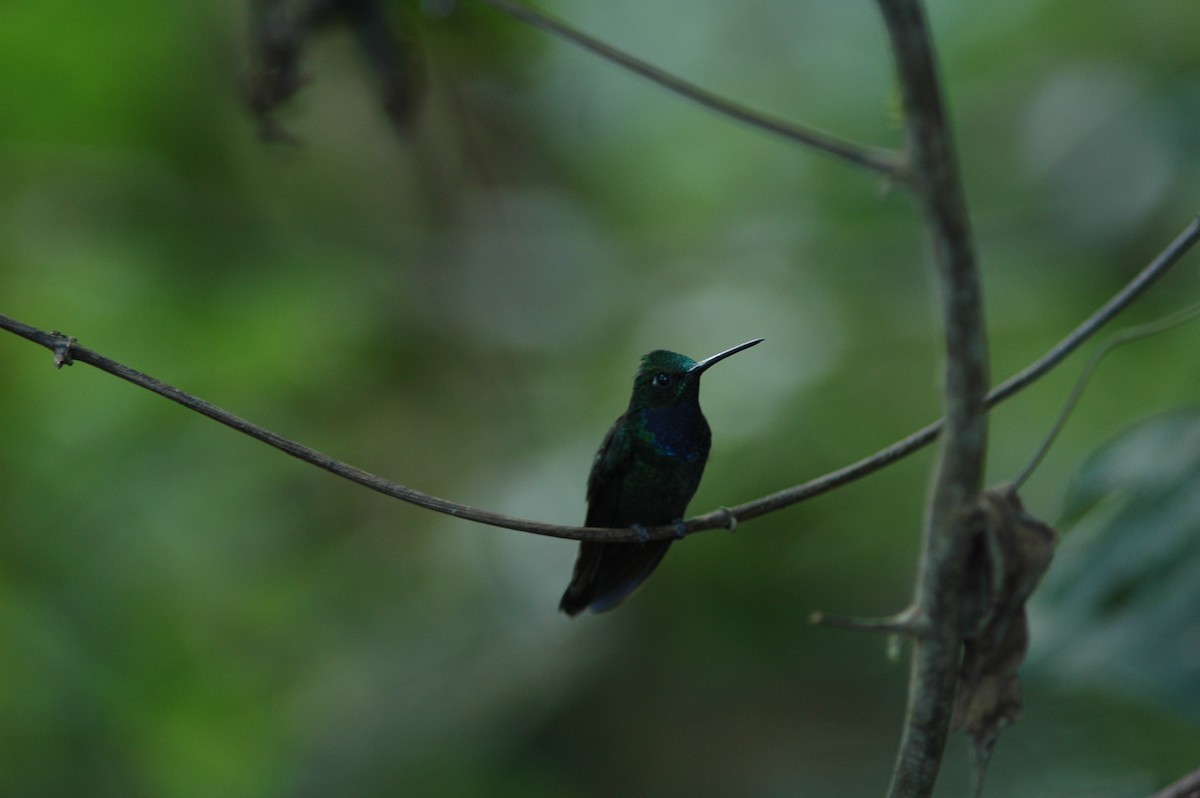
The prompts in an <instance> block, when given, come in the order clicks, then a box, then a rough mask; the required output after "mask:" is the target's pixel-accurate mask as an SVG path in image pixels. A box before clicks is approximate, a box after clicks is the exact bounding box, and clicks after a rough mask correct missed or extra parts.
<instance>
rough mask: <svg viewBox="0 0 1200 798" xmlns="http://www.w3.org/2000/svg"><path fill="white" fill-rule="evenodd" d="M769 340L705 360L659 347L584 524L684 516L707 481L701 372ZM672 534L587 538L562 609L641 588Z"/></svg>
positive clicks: (614, 439) (601, 605)
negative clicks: (622, 539) (635, 539)
mask: <svg viewBox="0 0 1200 798" xmlns="http://www.w3.org/2000/svg"><path fill="white" fill-rule="evenodd" d="M761 341H762V339H761V338H759V339H756V340H753V341H747V342H746V343H744V344H741V345H739V346H735V347H734V348H732V349H729V350H726V351H724V352H721V353H720V354H717V355H713V356H712V357H710V358H706V359H705V360H702V361H700V362H698V363H697V362H696V361H694V360H692V359H691V358H689V357H685V356H684V355H680V354H677V353H675V352H668V351H666V350H663V349H658V350H655V351H653V352H651V353H650V354H648V355H646V356H645V357H643V358H642V364H641V368H639V369H638V373H637V376H636V377H635V378H634V381H633V395H632V396H631V397H630V399H629V407H628V408H627V409H626V410H625V412H624V413H623V414H622V415H621V417H620V418H618V419H617V421H616V423H614V424H613V426H612V428H611V429H609V431H608V435H606V436H605V438H604V442H603V443H602V444H600V450H599V451H598V452H597V453H596V459H595V462H594V463H593V464H592V472H591V476H589V477H588V491H587V500H588V512H587V520H586V521H585V524H586V525H587V526H594V527H651V526H663V525H666V524H671V523H674V522H676V521H679V520H680V519H682V518H683V515H684V513H685V512H686V511H687V505H688V502H689V501H691V499H692V495H693V494H694V493H695V492H696V488H697V487H699V485H700V477H701V476H702V475H703V474H704V464H705V463H706V462H707V461H708V450H709V447H710V445H711V443H712V435H711V433H710V431H709V428H708V422H707V421H706V420H705V418H704V414H703V413H701V412H700V375H701V374H703V373H704V371H705V370H706V369H707V368H708V367H709V366H711V365H713V364H714V363H717V362H718V361H720V360H723V359H724V358H726V357H728V356H729V355H732V354H734V353H735V352H740V351H742V350H743V349H746V348H748V347H751V346H754V345H755V344H757V343H759V342H761ZM670 546H671V541H670V540H654V541H647V542H646V543H587V542H585V543H581V544H580V546H579V557H578V559H577V560H576V561H575V572H574V574H573V576H572V577H571V584H570V585H569V586H568V587H567V590H566V592H565V593H564V594H563V597H562V601H561V602H560V603H559V609H561V610H562V611H563V612H565V613H567V614H568V615H571V616H575V615H578V614H579V613H580V612H582V611H583V610H585V609H587V608H589V607H590V608H591V609H592V611H593V612H604V611H605V610H610V609H612V608H613V607H616V606H617V605H618V604H620V603H621V602H622V601H624V600H625V599H626V598H628V597H629V595H630V594H632V593H633V591H634V590H636V589H637V588H638V586H639V585H641V583H642V582H643V581H645V579H646V577H648V576H650V574H651V572H653V571H654V569H655V568H656V567H657V566H658V564H659V563H660V562H661V561H662V558H663V557H664V556H665V555H666V553H667V549H668V548H670Z"/></svg>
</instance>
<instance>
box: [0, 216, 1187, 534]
mask: <svg viewBox="0 0 1200 798" xmlns="http://www.w3.org/2000/svg"><path fill="white" fill-rule="evenodd" d="M1197 240H1200V218H1197V219H1195V220H1193V221H1192V223H1191V224H1189V225H1188V227H1187V228H1186V229H1185V230H1184V231H1183V232H1182V233H1180V234H1179V236H1177V237H1176V239H1175V240H1174V241H1172V242H1171V244H1170V245H1169V246H1168V247H1167V248H1166V249H1165V250H1163V251H1162V252H1161V253H1160V254H1159V255H1158V256H1157V257H1156V258H1155V259H1154V260H1153V261H1152V262H1151V263H1150V264H1149V265H1147V266H1146V267H1145V268H1144V269H1142V271H1141V272H1139V273H1138V274H1137V275H1136V276H1135V277H1134V278H1133V279H1132V280H1131V281H1130V282H1129V283H1128V284H1127V285H1126V286H1125V287H1124V288H1122V289H1121V290H1120V291H1119V292H1118V293H1117V294H1116V295H1115V296H1114V297H1113V298H1112V299H1110V300H1109V301H1108V302H1106V303H1105V304H1104V305H1103V306H1102V307H1101V308H1100V309H1099V310H1097V311H1096V312H1095V313H1093V314H1092V315H1091V316H1090V317H1088V319H1087V320H1086V321H1084V322H1083V323H1082V324H1080V325H1079V326H1078V327H1076V328H1075V330H1073V331H1072V332H1071V333H1070V334H1069V335H1067V336H1066V337H1065V338H1063V339H1062V341H1060V342H1059V343H1057V344H1055V346H1054V347H1053V348H1052V349H1051V350H1050V351H1049V352H1047V353H1046V354H1045V355H1043V356H1042V357H1041V358H1039V359H1038V360H1037V361H1036V362H1034V363H1032V364H1031V365H1029V366H1028V367H1026V368H1025V369H1023V370H1022V371H1020V372H1019V373H1017V374H1015V375H1013V376H1012V377H1010V378H1009V379H1007V380H1005V381H1004V382H1003V383H1001V384H1000V385H999V386H997V387H996V389H995V390H994V391H992V392H991V393H990V394H989V395H988V406H989V407H991V406H993V405H996V404H999V403H1000V402H1002V401H1004V400H1005V399H1008V398H1009V397H1011V396H1013V395H1014V394H1016V393H1017V392H1019V391H1021V390H1022V389H1024V388H1026V387H1027V386H1029V385H1031V384H1032V383H1033V382H1035V381H1036V380H1037V379H1038V378H1040V377H1041V376H1043V375H1044V374H1046V373H1047V372H1049V371H1050V370H1051V369H1053V368H1054V367H1055V366H1056V365H1058V364H1059V363H1061V362H1062V361H1063V360H1064V359H1066V357H1067V356H1068V355H1070V354H1071V352H1073V351H1074V350H1075V349H1076V348H1078V347H1079V346H1080V345H1081V344H1082V343H1083V342H1084V341H1086V340H1087V339H1088V338H1089V337H1091V336H1092V335H1094V334H1095V333H1096V332H1097V331H1098V330H1099V329H1100V328H1101V326H1102V325H1103V324H1104V323H1106V322H1107V321H1109V320H1110V319H1112V318H1113V317H1114V316H1116V315H1117V314H1118V313H1119V312H1120V311H1122V310H1124V309H1125V308H1126V307H1128V306H1129V305H1130V304H1131V303H1132V302H1133V301H1134V300H1135V299H1136V298H1137V297H1139V296H1140V295H1141V294H1142V293H1143V292H1145V290H1146V289H1147V288H1149V287H1150V285H1151V284H1152V283H1153V282H1154V281H1155V280H1157V279H1158V278H1159V277H1161V276H1162V275H1163V274H1165V273H1166V272H1167V270H1168V269H1170V268H1171V267H1172V266H1174V265H1175V264H1176V263H1178V262H1179V260H1180V259H1181V258H1182V257H1183V255H1184V254H1185V253H1186V252H1187V251H1188V250H1189V249H1191V247H1192V246H1193V245H1194V244H1195V243H1196V242H1197ZM0 329H4V330H8V331H9V332H12V333H15V334H17V335H19V336H21V337H22V338H25V339H27V340H29V341H32V342H34V343H36V344H40V345H41V346H44V347H46V348H47V349H49V350H50V351H52V352H54V353H55V357H56V360H58V359H59V358H62V359H63V361H64V362H63V363H62V364H63V365H66V364H67V363H66V361H67V360H70V359H72V356H73V359H74V360H78V361H79V362H82V363H87V364H88V365H91V366H95V367H96V368H99V369H100V370H101V371H106V372H108V373H110V374H113V375H114V376H117V377H120V378H121V379H124V380H127V381H129V382H131V383H133V384H134V385H138V386H140V387H143V388H146V389H147V390H150V391H153V392H154V393H157V394H159V395H161V396H165V397H166V398H168V399H170V400H171V401H173V402H177V403H179V404H181V405H183V406H184V407H187V408H189V409H191V410H195V411H196V412H198V413H202V414H204V415H206V416H208V417H209V418H212V419H213V420H215V421H218V422H220V423H222V424H225V425H226V426H229V427H232V428H233V429H235V430H238V431H239V432H242V433H245V434H246V435H249V436H250V437H252V438H255V439H256V440H259V441H262V442H263V443H266V444H268V445H270V446H274V447H275V448H276V449H279V450H280V451H283V452H286V453H287V454H290V455H292V456H293V457H296V458H298V459H300V460H303V461H305V462H308V463H310V464H312V465H315V466H317V467H318V468H323V469H325V470H326V471H328V472H330V473H332V474H335V475H337V476H340V477H343V478H344V479H349V480H351V481H352V482H357V483H358V484H360V485H364V486H365V487H368V488H370V489H371V490H374V491H378V492H379V493H383V494H384V495H387V496H391V497H393V498H396V499H400V500H401V501H406V502H409V503H411V504H415V505H417V506H420V507H424V508H425V509H428V510H434V511H435V512H441V513H446V514H449V515H452V516H454V517H456V518H461V519H463V520H465V521H475V522H477V523H481V524H488V525H490V526H498V527H503V528H505V529H515V530H518V531H522V532H532V533H534V534H538V535H548V536H550V537H559V538H567V539H570V540H594V541H621V542H634V541H637V540H639V539H640V537H639V535H638V533H636V532H633V531H626V530H616V529H595V528H590V527H577V526H560V525H557V524H546V523H541V522H538V521H529V520H525V519H521V518H512V517H510V516H507V515H502V514H500V513H493V512H489V511H487V510H480V509H477V508H474V507H470V506H468V505H464V504H459V503H457V502H452V501H447V500H446V499H441V498H438V497H436V496H431V495H429V494H426V493H422V492H421V491H418V490H414V489H412V488H408V487H405V486H404V485H399V484H397V483H395V482H391V481H389V480H386V479H383V478H382V477H378V476H375V475H374V474H371V473H368V472H366V471H363V470H362V469H359V468H355V467H354V466H351V465H347V464H346V463H342V462H340V461H338V460H334V459H333V458H331V457H328V456H326V455H324V454H322V453H321V452H318V451H316V450H315V449H310V448H309V447H307V446H304V445H302V444H300V443H296V442H295V441H292V440H289V439H287V438H284V437H283V436H280V435H276V434H275V433H273V432H270V431H269V430H266V429H263V428H262V427H259V426H257V425H255V424H252V423H250V422H249V421H246V420H245V419H242V418H239V417H238V416H235V415H233V414H232V413H229V412H227V411H225V410H222V409H221V408H219V407H216V406H215V405H212V404H209V403H208V402H205V401H204V400H202V399H199V398H197V397H194V396H191V395H189V394H187V393H185V392H184V391H181V390H179V389H178V388H174V387H172V386H170V385H167V384H166V383H163V382H161V381H159V380H157V379H155V378H153V377H150V376H149V375H146V374H143V373H141V372H139V371H135V370H133V369H131V368H128V367H127V366H124V365H122V364H120V363H117V362H116V361H113V360H110V359H108V358H106V357H104V356H102V355H100V354H98V353H96V352H92V351H91V350H89V349H86V348H84V347H81V346H79V345H78V343H77V342H75V340H74V339H73V338H69V337H68V336H66V335H63V334H61V333H55V332H46V331H44V330H40V329H38V328H36V327H31V326H30V325H28V324H25V323H23V322H20V321H17V320H16V319H13V318H10V317H8V316H5V315H2V314H0ZM942 424H943V421H942V420H939V421H935V422H934V423H932V424H929V425H928V426H925V427H922V428H921V429H919V430H917V431H916V432H914V433H912V434H911V435H909V436H908V437H906V438H902V439H901V440H899V441H896V442H895V443H893V444H891V445H890V446H888V447H886V448H884V449H881V450H880V451H878V452H876V453H875V454H873V455H871V456H870V457H865V458H863V459H862V460H859V461H857V462H854V463H851V464H850V465H847V466H843V467H842V468H839V469H837V470H836V471H831V472H830V473H828V474H825V475H823V476H820V477H817V478H815V479H812V480H809V481H808V482H805V483H802V484H800V485H796V486H794V487H791V488H787V489H786V490H781V491H778V492H776V493H771V494H768V495H766V496H762V497H760V498H758V499H755V500H753V501H749V502H746V503H744V504H739V505H736V506H733V507H722V508H718V509H716V510H713V511H712V512H708V513H705V514H703V515H698V516H695V517H693V518H691V519H689V520H688V521H687V522H686V523H685V524H684V531H685V532H686V533H687V534H691V533H694V532H702V531H705V530H709V529H728V528H730V527H731V526H733V525H736V524H737V523H740V522H743V521H749V520H751V519H753V518H758V517H759V516H762V515H766V514H768V513H771V512H774V511H775V510H779V509H782V508H784V507H789V506H791V505H793V504H798V503H799V502H802V501H804V500H806V499H810V498H812V497H814V496H818V495H820V494H822V493H826V492H828V491H830V490H833V489H834V488H838V487H841V486H842V485H846V484H848V483H850V482H854V481H855V480H858V479H861V478H863V477H865V476H867V475H869V474H871V473H874V472H875V471H878V470H880V469H882V468H884V467H886V466H888V465H890V464H892V463H894V462H896V461H897V460H901V459H903V458H905V457H907V456H908V455H910V454H912V453H913V452H916V451H918V450H920V449H922V448H924V447H925V446H928V445H929V444H930V443H932V442H933V441H934V440H936V439H937V437H938V435H939V434H940V433H941V431H942ZM647 534H648V535H649V536H650V538H651V539H653V540H662V539H666V538H672V537H676V536H678V534H679V528H678V527H676V526H664V527H655V528H653V529H649V530H647Z"/></svg>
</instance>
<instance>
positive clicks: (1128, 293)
mask: <svg viewBox="0 0 1200 798" xmlns="http://www.w3.org/2000/svg"><path fill="white" fill-rule="evenodd" d="M1197 241H1200V217H1197V218H1195V219H1193V220H1192V221H1191V222H1190V223H1189V224H1188V226H1187V227H1186V228H1184V230H1183V231H1182V232H1181V233H1180V234H1179V235H1178V236H1176V237H1175V240H1174V241H1172V242H1171V243H1170V244H1169V245H1168V246H1167V247H1166V249H1164V250H1163V251H1162V252H1160V253H1159V254H1158V255H1156V256H1155V258H1154V260H1152V261H1151V262H1150V263H1149V264H1147V265H1146V267H1145V268H1143V269H1142V270H1141V271H1140V272H1138V273H1137V274H1136V275H1135V276H1134V277H1133V279H1132V280H1130V281H1129V282H1128V283H1126V285H1125V286H1124V287H1123V288H1122V289H1121V290H1120V291H1118V292H1117V293H1116V294H1115V295H1114V296H1113V297H1112V299H1110V300H1108V301H1107V302H1105V303H1104V304H1103V305H1102V306H1101V307H1100V308H1099V309H1097V310H1096V312H1095V313H1093V314H1092V315H1091V316H1089V317H1088V318H1087V319H1085V320H1084V321H1083V323H1081V324H1080V325H1079V326H1078V327H1076V328H1075V329H1074V330H1072V331H1071V332H1070V333H1068V334H1067V336H1066V337H1064V338H1063V339H1062V340H1061V341H1059V342H1058V343H1057V344H1055V345H1054V346H1053V347H1052V348H1051V349H1050V350H1049V351H1048V352H1046V354H1044V355H1042V356H1041V357H1040V358H1038V359H1037V360H1036V361H1034V362H1033V363H1031V364H1029V365H1028V366H1026V367H1025V368H1024V369H1022V370H1021V371H1019V372H1017V373H1016V374H1014V375H1013V376H1011V377H1009V378H1008V379H1006V380H1005V381H1004V382H1002V383H1000V384H999V385H997V386H996V388H995V389H994V390H992V392H991V393H989V394H988V396H987V406H988V407H989V408H990V407H994V406H996V405H998V404H1000V403H1001V402H1003V401H1004V400H1005V399H1008V398H1009V397H1011V396H1013V395H1014V394H1016V393H1018V392H1019V391H1021V390H1023V389H1025V388H1027V387H1028V386H1030V385H1032V384H1033V383H1034V382H1036V381H1037V380H1038V379H1039V378H1041V377H1042V376H1044V375H1045V374H1047V373H1048V372H1049V371H1050V370H1051V369H1053V368H1054V367H1055V366H1057V365H1058V364H1059V363H1061V362H1062V361H1064V360H1066V359H1067V357H1068V356H1069V355H1070V354H1071V353H1072V352H1074V351H1075V350H1076V349H1078V348H1079V347H1080V346H1082V345H1083V343H1084V342H1085V341H1087V340H1088V339H1089V338H1091V337H1092V336H1093V335H1095V334H1096V333H1097V332H1099V331H1100V329H1101V328H1102V327H1103V326H1104V325H1105V324H1107V323H1108V322H1109V321H1111V320H1112V319H1113V318H1114V317H1116V316H1117V314H1119V313H1120V312H1121V311H1123V310H1124V309H1125V308H1127V307H1129V306H1130V305H1131V304H1133V301H1134V300H1135V299H1137V298H1138V297H1140V296H1141V295H1142V294H1143V293H1145V292H1146V290H1147V289H1148V288H1149V287H1150V286H1151V285H1153V284H1154V282H1155V281H1157V280H1158V278H1160V277H1162V276H1163V275H1164V274H1166V273H1167V271H1168V270H1170V268H1171V267H1172V266H1174V265H1175V264H1176V263H1178V262H1179V260H1180V259H1181V258H1182V257H1183V256H1184V255H1185V254H1187V252H1188V251H1189V250H1190V249H1191V248H1192V247H1193V246H1195V244H1196V242H1197ZM944 423H945V419H939V420H937V421H935V422H933V423H932V424H928V425H927V426H924V427H922V428H921V429H919V430H917V431H916V432H914V433H912V434H911V435H909V436H907V437H905V438H902V439H900V440H898V441H896V442H895V443H893V444H891V445H890V446H887V447H886V448H884V449H880V450H879V451H878V452H876V453H875V454H873V455H870V456H869V457H864V458H863V459H861V460H858V461H857V462H854V463H851V464H850V465H847V466H843V467H842V468H839V469H838V470H836V471H831V472H829V473H828V474H824V475H822V476H819V477H817V478H815V479H811V480H809V481H808V482H804V483H802V484H800V485H795V486H793V487H790V488H785V489H784V490H781V491H778V492H776V493H771V494H768V495H766V496H762V497H760V498H758V499H754V500H753V501H749V502H746V503H745V504H739V505H736V506H734V507H729V508H727V509H725V508H722V509H721V510H714V511H713V512H710V513H706V514H704V515H700V516H696V517H695V518H692V519H691V520H689V521H688V522H687V524H686V528H687V531H688V532H699V531H700V530H702V529H715V528H716V527H718V526H723V525H724V524H725V522H726V519H727V518H728V517H729V515H730V514H732V516H733V517H734V518H737V519H738V520H739V521H749V520H750V519H752V518H757V517H758V516H760V515H766V514H767V513H771V512H774V511H775V510H779V509H781V508H783V507H788V506H790V505H793V504H798V503H799V502H802V501H805V500H807V499H811V498H812V497H814V496H818V495H820V494H822V493H826V492H828V491H831V490H833V489H834V488H840V487H841V486H842V485H845V484H848V483H850V482H854V481H855V480H858V479H861V478H862V477H865V476H867V475H868V474H871V473H873V472H875V471H878V470H880V469H881V468H884V467H885V466H888V465H891V464H892V463H894V462H895V461H897V460H901V459H903V458H905V457H907V456H908V455H910V454H912V453H913V452H916V451H918V450H920V449H923V448H925V447H926V446H928V445H929V444H931V443H933V442H934V441H935V440H937V437H938V435H940V434H941V432H942V425H943V424H944ZM664 537H666V535H665V533H664Z"/></svg>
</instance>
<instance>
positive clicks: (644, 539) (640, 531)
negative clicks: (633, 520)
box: [633, 524, 650, 546]
mask: <svg viewBox="0 0 1200 798" xmlns="http://www.w3.org/2000/svg"><path fill="white" fill-rule="evenodd" d="M633 531H634V532H637V536H638V544H639V545H641V546H645V545H646V544H647V543H649V542H650V533H649V532H647V531H646V527H644V526H642V525H641V524H634V525H633Z"/></svg>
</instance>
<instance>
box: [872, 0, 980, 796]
mask: <svg viewBox="0 0 1200 798" xmlns="http://www.w3.org/2000/svg"><path fill="white" fill-rule="evenodd" d="M878 5H879V9H880V11H881V12H882V14H883V18H884V22H885V23H886V25H887V29H888V34H889V37H890V39H891V43H892V50H893V54H894V56H895V61H896V70H897V73H898V75H899V77H900V85H901V87H902V91H903V96H904V111H905V122H906V128H907V133H908V148H909V154H910V170H911V172H912V175H911V181H910V185H911V187H912V189H913V193H914V194H915V195H916V198H917V200H918V201H919V203H920V205H921V211H922V214H923V216H924V218H925V225H926V227H927V229H928V230H929V233H930V236H931V238H932V239H933V254H934V261H935V263H936V265H937V273H938V278H939V282H940V284H941V300H942V316H943V325H944V327H945V338H946V367H945V386H944V395H945V403H946V423H945V441H944V444H943V447H942V451H941V458H940V462H939V465H938V470H937V474H936V476H935V478H934V484H933V493H932V496H931V499H930V505H929V513H928V518H927V519H926V528H925V540H924V545H923V547H922V551H921V560H920V568H919V573H918V577H917V588H916V596H915V599H914V606H915V609H916V617H917V619H918V621H917V623H918V628H919V629H920V630H921V634H919V635H918V636H916V637H915V638H914V640H913V653H912V666H911V669H910V677H909V691H908V708H907V710H906V712H905V719H904V731H903V734H902V737H901V740H900V750H899V752H898V754H897V757H896V765H895V768H894V770H893V772H892V782H891V786H890V788H889V791H888V794H889V796H892V798H925V796H928V795H930V794H931V793H932V792H933V785H934V783H935V782H936V779H937V773H938V769H939V768H940V766H941V759H942V752H943V750H944V749H945V744H946V738H947V735H948V733H949V728H950V718H951V711H952V708H953V703H954V690H955V684H956V681H957V667H958V659H959V652H960V650H961V646H962V641H961V637H960V631H959V629H960V623H959V608H958V603H959V602H958V599H959V593H960V590H961V587H962V585H963V583H964V579H963V573H964V570H965V565H966V562H967V557H966V552H967V550H968V547H969V541H970V539H971V536H972V535H973V534H974V531H975V530H974V528H973V527H972V526H971V524H972V523H973V521H974V515H973V514H972V513H971V512H970V508H972V507H973V506H975V503H976V500H977V498H978V496H979V492H980V490H981V489H982V486H983V468H984V454H985V451H986V444H987V379H988V372H987V362H988V358H987V337H986V333H985V327H984V323H983V298H982V289H981V287H980V281H979V274H978V269H977V268H976V264H975V250H974V244H973V242H972V238H971V228H970V222H969V219H968V216H967V206H966V198H965V196H964V193H963V188H962V181H961V178H960V177H959V173H958V163H957V160H956V158H955V155H954V149H953V143H952V140H951V137H950V131H949V123H948V121H947V119H946V116H945V112H944V110H943V107H942V100H941V94H940V89H939V82H938V74H937V66H936V63H935V61H934V56H933V46H932V42H931V38H930V34H929V29H928V25H927V24H926V21H925V14H924V10H923V9H922V7H921V3H920V2H919V0H879V3H878Z"/></svg>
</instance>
